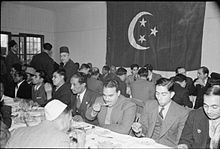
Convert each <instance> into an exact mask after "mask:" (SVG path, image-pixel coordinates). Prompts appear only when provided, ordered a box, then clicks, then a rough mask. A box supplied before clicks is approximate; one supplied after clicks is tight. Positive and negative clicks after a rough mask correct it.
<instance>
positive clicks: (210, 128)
mask: <svg viewBox="0 0 220 149" xmlns="http://www.w3.org/2000/svg"><path fill="white" fill-rule="evenodd" d="M219 124H220V119H218V120H217V121H216V122H215V124H213V120H209V137H210V138H213V135H214V133H215V129H216V126H217V125H219Z"/></svg>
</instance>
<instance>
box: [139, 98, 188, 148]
mask: <svg viewBox="0 0 220 149" xmlns="http://www.w3.org/2000/svg"><path fill="white" fill-rule="evenodd" d="M158 108H159V104H158V102H157V101H156V100H150V101H147V102H146V104H145V107H144V110H143V113H142V114H141V118H140V119H141V124H142V128H143V133H144V134H145V136H146V137H149V138H151V137H152V135H153V131H154V127H155V124H156V121H157V117H158ZM188 113H189V112H188V111H187V110H186V109H185V108H184V107H182V106H180V105H178V104H177V103H175V102H173V101H171V104H170V107H169V109H168V111H167V114H166V117H165V119H164V120H163V122H162V126H161V131H160V137H159V139H158V143H161V144H164V145H167V146H170V147H174V146H177V144H178V142H179V138H180V136H181V133H182V130H183V127H184V124H185V121H186V119H187V116H188Z"/></svg>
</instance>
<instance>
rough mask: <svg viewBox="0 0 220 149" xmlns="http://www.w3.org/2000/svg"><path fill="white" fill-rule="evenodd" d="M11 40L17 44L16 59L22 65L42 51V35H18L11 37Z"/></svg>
mask: <svg viewBox="0 0 220 149" xmlns="http://www.w3.org/2000/svg"><path fill="white" fill-rule="evenodd" d="M11 39H12V40H15V41H16V42H17V43H19V51H18V57H19V58H20V60H21V61H23V62H24V63H27V64H28V63H30V61H31V59H32V57H33V56H34V55H36V54H38V53H41V51H42V47H43V43H44V35H38V34H26V33H19V35H11Z"/></svg>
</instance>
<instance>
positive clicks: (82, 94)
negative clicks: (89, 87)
mask: <svg viewBox="0 0 220 149" xmlns="http://www.w3.org/2000/svg"><path fill="white" fill-rule="evenodd" d="M85 93H86V89H85V90H84V91H83V92H82V93H80V94H77V96H79V98H80V100H81V101H82V99H83V97H84V95H85Z"/></svg>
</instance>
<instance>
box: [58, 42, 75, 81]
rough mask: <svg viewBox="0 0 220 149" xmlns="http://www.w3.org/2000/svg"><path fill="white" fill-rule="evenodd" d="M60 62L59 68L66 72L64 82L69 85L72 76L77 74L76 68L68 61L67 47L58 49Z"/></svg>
mask: <svg viewBox="0 0 220 149" xmlns="http://www.w3.org/2000/svg"><path fill="white" fill-rule="evenodd" d="M60 61H61V63H60V67H61V68H64V69H65V71H66V82H68V83H69V82H70V79H71V77H72V75H73V74H74V73H76V72H77V67H76V65H75V64H74V62H73V61H72V60H71V59H70V56H69V48H68V47H65V46H63V47H60Z"/></svg>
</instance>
